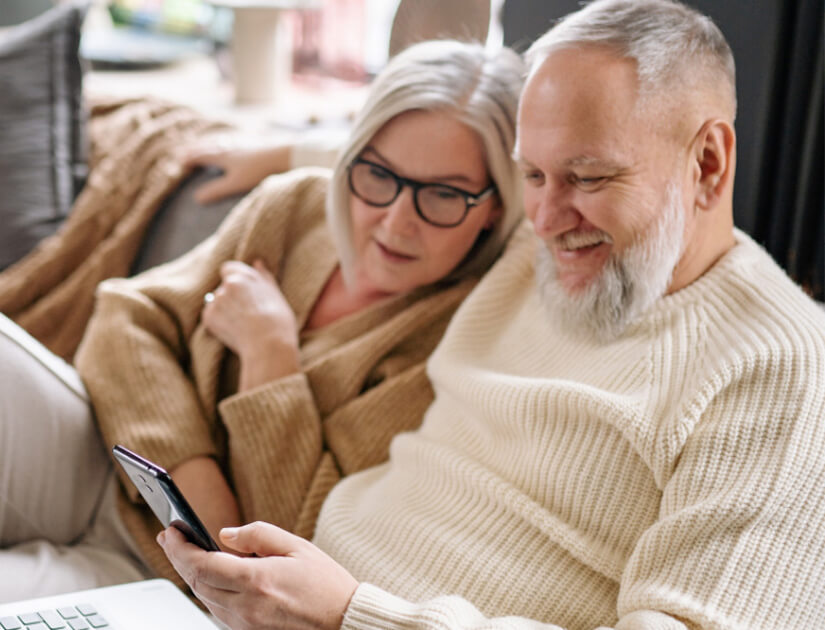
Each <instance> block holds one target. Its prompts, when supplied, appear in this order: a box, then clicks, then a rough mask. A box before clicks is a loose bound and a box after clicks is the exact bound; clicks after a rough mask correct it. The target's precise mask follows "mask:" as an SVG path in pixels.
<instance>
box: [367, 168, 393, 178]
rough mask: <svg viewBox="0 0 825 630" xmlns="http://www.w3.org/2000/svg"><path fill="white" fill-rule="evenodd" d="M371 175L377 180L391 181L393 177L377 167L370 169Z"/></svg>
mask: <svg viewBox="0 0 825 630" xmlns="http://www.w3.org/2000/svg"><path fill="white" fill-rule="evenodd" d="M370 175H371V176H372V177H375V178H376V179H390V178H391V177H392V176H391V175H390V174H389V173H388V172H387V171H385V170H384V169H383V168H378V167H377V166H371V167H370Z"/></svg>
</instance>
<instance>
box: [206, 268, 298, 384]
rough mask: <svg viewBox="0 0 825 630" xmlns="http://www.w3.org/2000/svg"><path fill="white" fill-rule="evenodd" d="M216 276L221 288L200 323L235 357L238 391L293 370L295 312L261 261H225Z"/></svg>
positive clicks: (296, 355) (295, 334)
mask: <svg viewBox="0 0 825 630" xmlns="http://www.w3.org/2000/svg"><path fill="white" fill-rule="evenodd" d="M220 273H221V284H220V285H219V286H218V288H217V289H215V291H214V292H213V295H214V299H213V300H212V301H211V302H207V303H206V304H205V305H204V307H203V312H202V313H201V319H202V320H203V323H204V325H205V326H206V328H207V330H208V331H209V332H210V333H212V334H213V335H214V336H215V337H217V338H218V339H220V340H221V342H223V344H224V345H226V346H227V347H228V348H229V349H231V350H232V351H233V352H235V354H237V355H238V357H239V358H240V360H241V375H240V383H239V387H238V389H239V391H245V390H247V389H251V388H253V387H257V386H258V385H262V384H264V383H267V382H269V381H273V380H275V379H278V378H282V377H284V376H287V375H289V374H294V373H296V372H298V371H299V369H300V355H299V352H298V329H297V324H296V322H295V314H294V313H293V312H292V308H291V307H290V306H289V304H288V303H287V301H286V299H285V298H284V296H283V293H281V290H280V288H279V287H278V285H277V283H276V282H275V278H273V276H272V274H271V273H270V272H269V270H268V269H267V268H266V266H265V265H264V264H263V262H261V261H260V260H256V261H255V262H254V264H253V266H249V265H247V264H245V263H242V262H240V261H237V260H233V261H229V262H225V263H223V264H222V265H221V269H220Z"/></svg>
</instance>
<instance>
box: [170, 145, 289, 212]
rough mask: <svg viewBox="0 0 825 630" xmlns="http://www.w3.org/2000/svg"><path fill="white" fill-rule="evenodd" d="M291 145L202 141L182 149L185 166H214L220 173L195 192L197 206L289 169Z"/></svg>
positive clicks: (251, 187)
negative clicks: (184, 150)
mask: <svg viewBox="0 0 825 630" xmlns="http://www.w3.org/2000/svg"><path fill="white" fill-rule="evenodd" d="M291 153H292V145H291V144H289V143H284V144H276V145H271V146H261V145H258V146H255V145H252V144H251V143H249V142H248V141H245V140H244V139H243V138H241V137H235V138H233V137H224V138H213V139H211V140H205V141H203V142H200V143H198V144H196V145H194V146H192V147H189V148H188V149H186V152H185V153H184V158H183V164H184V166H186V167H189V168H191V167H194V166H214V167H218V168H220V169H221V170H222V171H223V174H222V175H220V176H219V177H217V178H215V179H213V180H211V181H209V182H207V183H205V184H202V185H201V186H199V187H198V189H197V190H196V191H195V194H194V197H195V200H196V201H198V202H199V203H204V204H205V203H212V202H213V201H218V200H219V199H223V198H224V197H229V196H230V195H234V194H238V193H245V192H247V191H249V190H252V189H253V188H254V187H255V186H257V185H258V184H259V183H260V182H261V181H262V180H263V179H264V178H265V177H267V176H269V175H274V174H275V173H283V172H284V171H286V170H289V167H290V159H291Z"/></svg>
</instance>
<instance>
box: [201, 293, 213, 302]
mask: <svg viewBox="0 0 825 630" xmlns="http://www.w3.org/2000/svg"><path fill="white" fill-rule="evenodd" d="M214 301H215V294H214V293H212V291H210V292H209V293H207V294H206V295H204V296H203V303H204V304H211V303H212V302H214Z"/></svg>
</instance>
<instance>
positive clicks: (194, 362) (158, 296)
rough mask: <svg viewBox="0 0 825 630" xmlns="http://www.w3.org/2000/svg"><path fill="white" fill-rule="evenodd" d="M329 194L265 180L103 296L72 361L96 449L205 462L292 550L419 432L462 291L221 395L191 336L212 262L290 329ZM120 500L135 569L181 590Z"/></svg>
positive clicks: (318, 251)
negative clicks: (267, 299) (209, 459)
mask: <svg viewBox="0 0 825 630" xmlns="http://www.w3.org/2000/svg"><path fill="white" fill-rule="evenodd" d="M328 181H329V180H328V172H327V171H324V170H322V169H315V170H309V169H307V170H299V171H292V172H290V173H288V174H285V175H281V176H276V177H271V178H269V179H267V180H266V181H265V182H264V183H263V184H262V185H261V186H260V187H259V188H258V189H256V191H255V192H253V193H251V194H250V195H248V196H247V197H246V198H245V200H244V201H243V202H242V203H241V204H239V205H238V207H237V208H235V209H234V210H233V211H232V212H231V213H230V216H229V217H228V218H227V219H226V221H225V222H224V223H223V224H222V225H221V227H220V228H219V230H218V232H217V233H216V235H214V236H213V237H211V238H209V239H208V240H206V241H204V243H202V244H201V245H200V246H198V247H197V248H195V249H194V250H192V252H190V253H188V254H186V255H185V256H183V257H181V258H179V259H177V260H175V261H173V262H170V263H168V264H166V265H162V266H160V267H157V268H155V269H152V270H149V271H148V272H146V273H144V274H141V275H139V276H136V277H134V278H131V279H118V280H109V281H107V282H105V283H104V284H102V285H101V286H100V288H99V289H98V301H97V305H96V308H95V313H94V315H93V317H92V319H91V321H90V323H89V327H88V329H87V332H86V335H85V337H84V339H83V342H82V344H81V346H80V348H79V349H78V353H77V358H76V364H77V368H78V371H79V373H80V375H81V377H82V378H83V380H84V382H85V384H86V387H87V389H88V391H89V394H90V396H91V399H92V402H93V406H94V409H95V413H96V416H97V419H98V422H99V425H100V428H101V431H102V434H103V437H104V440H105V442H106V444H107V445H109V446H111V445H112V444H115V443H120V444H124V445H126V446H127V447H129V448H131V449H133V450H135V451H137V452H138V453H141V454H143V455H145V456H146V457H149V458H150V459H152V460H154V461H156V462H158V463H159V464H160V465H161V466H164V467H165V468H167V469H172V468H174V467H175V466H176V465H177V464H179V463H180V462H183V461H185V460H187V459H190V458H192V457H195V456H200V455H210V456H214V457H216V458H217V461H218V462H220V463H221V465H222V466H223V468H224V471H225V472H226V474H227V477H228V479H229V481H230V483H231V484H232V486H233V489H234V491H235V493H236V496H237V498H238V501H239V504H240V508H241V516H242V519H243V521H245V522H248V521H253V520H264V521H268V522H271V523H275V524H277V525H279V526H281V527H284V528H286V529H289V530H291V531H294V532H295V533H297V534H299V535H302V536H305V537H309V536H311V535H312V532H313V530H314V527H315V521H316V518H317V514H318V511H319V510H320V506H321V504H322V502H323V500H324V498H325V497H326V495H327V493H328V492H329V490H330V488H332V486H333V485H334V484H335V482H337V481H338V480H339V479H340V478H341V476H342V475H346V474H349V473H352V472H355V471H358V470H361V469H363V468H366V467H368V466H372V465H375V464H378V463H380V462H382V461H384V460H385V459H386V457H387V454H388V448H389V443H390V440H391V439H392V437H393V436H394V435H395V434H396V433H398V432H400V431H405V430H410V429H413V428H416V427H417V426H418V425H419V424H420V422H421V417H422V416H423V413H424V410H425V409H426V408H427V406H428V405H429V403H430V401H431V399H432V390H431V388H430V385H429V381H428V379H427V376H426V373H425V361H426V358H427V357H428V355H429V353H430V352H431V351H432V350H433V348H434V347H435V345H436V343H437V342H438V340H439V339H440V338H441V335H442V334H443V332H444V330H445V328H446V326H447V322H448V321H449V318H450V316H451V315H452V313H453V311H454V310H455V308H456V307H457V306H458V304H459V303H460V301H461V300H462V299H463V298H464V297H465V296H466V295H467V293H468V292H469V290H470V288H471V287H472V286H473V285H474V283H475V280H474V279H472V278H468V279H467V280H464V281H462V282H461V283H459V284H453V285H450V286H439V287H437V286H431V287H426V288H423V289H420V290H417V291H415V292H413V293H411V294H408V295H405V296H398V297H395V298H391V299H388V300H385V301H382V302H379V303H377V304H375V305H373V306H371V307H369V308H367V309H365V310H363V311H361V312H359V313H355V314H353V315H351V316H348V317H346V318H343V319H341V320H338V321H337V322H335V323H333V324H331V325H329V326H327V327H324V328H322V329H319V330H315V331H312V333H311V334H310V335H308V336H307V337H306V341H305V342H302V347H301V350H302V369H303V371H302V372H301V373H298V374H295V375H291V376H287V377H285V378H282V379H279V380H276V381H273V382H270V383H268V384H265V385H262V386H260V387H257V388H255V389H253V390H250V391H247V392H243V393H235V392H236V391H237V382H236V380H237V369H236V368H237V357H235V356H234V355H232V354H230V353H228V352H227V351H226V350H225V348H224V346H223V345H222V344H221V343H220V342H219V341H218V340H217V339H216V338H215V337H213V336H212V335H210V334H208V333H207V331H206V329H205V328H204V327H203V326H202V325H201V323H200V313H201V310H202V308H203V296H204V294H205V293H206V292H207V291H211V290H214V289H215V288H216V287H217V286H218V284H219V280H220V276H219V268H220V265H221V263H223V262H224V261H226V260H230V259H235V260H242V261H245V262H247V263H250V264H251V263H252V262H253V261H254V260H256V259H258V258H261V259H263V260H264V262H265V263H266V265H267V267H268V268H269V269H270V270H271V271H272V272H273V274H274V275H275V277H276V279H277V281H278V284H279V286H280V288H281V291H282V292H283V294H284V296H285V297H286V299H287V301H288V302H289V303H290V306H291V307H292V308H293V311H294V312H295V315H296V319H297V321H298V326H299V327H302V326H303V323H304V322H305V321H306V319H307V317H308V315H309V313H310V311H311V309H312V307H313V306H314V304H315V302H316V300H317V298H318V296H319V295H320V293H321V290H322V289H323V287H324V285H325V284H326V281H327V279H328V278H329V277H330V275H331V274H332V272H333V270H334V269H335V267H336V265H337V256H336V253H335V248H334V246H333V244H332V239H331V235H330V234H329V233H328V230H327V227H326V223H325V220H324V199H325V197H326V190H327V185H328ZM221 398H222V400H220V399H221ZM124 481H125V478H124ZM124 487H125V489H126V490H127V491H128V493H129V496H126V494H125V493H122V494H121V497H120V503H119V505H120V510H121V515H122V517H123V519H124V521H125V522H126V525H127V527H128V528H129V530H130V532H131V533H132V534H133V535H134V536H135V539H136V540H137V542H138V544H139V546H140V549H141V552H142V553H143V555H144V557H145V559H146V560H147V561H148V562H149V563H150V565H151V566H152V567H153V568H154V569H155V570H156V571H157V572H158V573H159V574H161V575H163V576H165V577H169V578H170V579H175V580H176V581H177V582H178V583H179V584H181V582H180V580H179V578H177V574H176V573H175V572H174V570H173V569H172V567H171V566H170V565H169V564H168V562H167V560H166V557H165V556H164V554H163V552H162V550H161V549H160V547H159V546H158V545H157V544H156V543H155V540H154V536H155V534H156V533H157V531H159V529H160V524H159V523H158V522H157V520H156V519H155V518H154V516H153V515H152V514H151V513H150V512H149V511H148V509H147V508H146V507H145V506H144V505H143V504H142V503H134V502H136V501H138V496H137V493H136V491H135V489H134V487H133V486H132V484H131V483H130V482H128V481H125V486H124Z"/></svg>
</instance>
